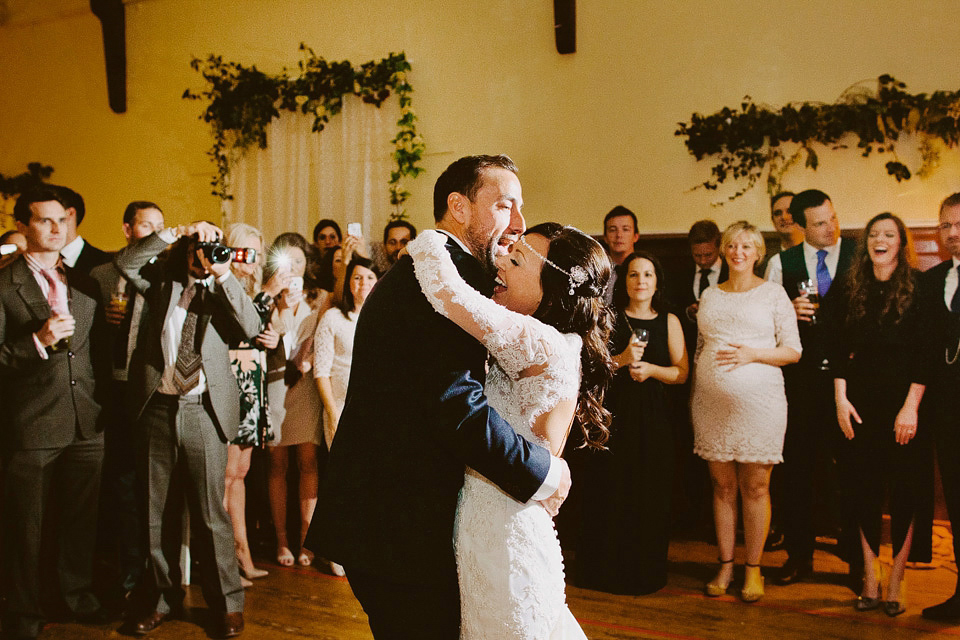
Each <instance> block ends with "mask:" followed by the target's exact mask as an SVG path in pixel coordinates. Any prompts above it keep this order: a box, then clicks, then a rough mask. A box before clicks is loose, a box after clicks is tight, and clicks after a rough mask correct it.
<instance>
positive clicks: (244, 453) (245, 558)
mask: <svg viewBox="0 0 960 640" xmlns="http://www.w3.org/2000/svg"><path fill="white" fill-rule="evenodd" d="M226 232H227V237H226V242H227V245H229V246H231V247H237V248H244V249H252V250H253V251H256V256H257V257H256V262H251V263H243V262H232V263H231V264H230V270H231V271H232V272H233V275H234V277H236V278H237V280H238V281H239V282H240V284H242V285H243V290H244V292H245V293H246V294H247V296H248V297H249V298H250V299H251V300H252V301H253V305H254V307H256V308H257V312H258V313H259V314H260V319H261V320H262V321H263V322H264V325H265V326H266V328H265V329H264V331H262V332H261V333H260V335H259V336H257V339H256V340H254V341H253V342H240V343H238V344H236V345H231V348H230V365H231V366H232V367H233V373H234V375H235V376H236V377H237V384H238V385H239V388H240V426H239V429H238V430H237V437H236V438H234V439H233V440H232V441H231V442H230V445H229V446H228V447H227V471H226V487H225V491H224V507H225V508H226V510H227V513H228V514H230V522H231V523H232V524H233V542H234V546H235V548H236V552H237V562H238V563H239V565H240V577H241V578H243V579H244V580H246V581H247V582H245V583H244V586H250V583H249V581H250V580H253V579H256V578H262V577H264V576H266V575H267V571H265V570H263V569H258V568H256V567H255V566H254V564H253V557H252V556H251V554H250V543H249V541H248V540H247V517H246V515H247V514H246V503H247V492H246V483H245V479H246V477H247V473H248V472H249V471H250V461H251V458H252V456H253V450H254V449H256V448H264V447H266V446H267V444H268V443H270V442H272V441H273V439H274V433H273V426H272V425H271V423H270V413H269V412H268V411H267V406H266V402H267V400H266V385H267V383H266V371H267V368H266V355H265V352H264V349H265V348H266V349H274V348H276V346H277V344H278V343H279V339H280V336H279V334H278V333H277V332H276V331H275V330H273V328H272V327H270V326H268V325H267V322H268V320H269V318H270V313H271V312H272V311H273V299H274V298H275V297H277V296H278V295H279V294H280V291H281V290H282V289H283V288H284V286H286V284H287V281H288V280H289V278H290V270H289V268H288V267H282V268H280V269H277V270H276V271H275V272H274V273H273V276H272V277H271V278H270V280H269V281H268V282H267V283H266V285H265V286H263V288H262V290H261V279H262V276H263V236H262V235H261V233H260V231H259V230H258V229H257V228H256V227H253V226H250V225H248V224H244V223H242V222H235V223H233V224H231V225H230V226H228V227H227V230H226Z"/></svg>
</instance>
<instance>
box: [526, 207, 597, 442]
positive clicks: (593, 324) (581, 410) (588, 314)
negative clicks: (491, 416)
mask: <svg viewBox="0 0 960 640" xmlns="http://www.w3.org/2000/svg"><path fill="white" fill-rule="evenodd" d="M532 233H535V234H537V235H541V236H543V237H544V238H546V239H547V240H548V241H549V242H550V248H549V250H548V251H547V260H549V261H550V262H552V263H553V264H554V265H556V266H558V267H560V269H563V270H564V271H566V272H567V273H569V272H570V270H571V269H572V268H573V267H575V266H579V267H581V268H583V269H584V270H585V271H586V273H587V279H586V280H585V281H584V282H582V283H581V284H579V285H577V286H576V287H575V288H574V290H573V294H572V295H571V293H570V278H569V276H568V275H567V274H565V273H562V272H561V271H559V270H558V269H556V268H554V267H552V266H550V265H548V264H544V265H543V269H542V270H541V271H540V286H541V288H542V289H543V298H542V299H541V300H540V306H539V307H537V310H536V311H534V312H533V317H534V318H536V319H538V320H540V321H541V322H545V323H546V324H549V325H551V326H553V327H555V328H556V329H557V330H558V331H560V332H561V333H575V334H577V335H579V336H580V337H581V338H582V339H583V347H582V348H581V350H580V398H579V402H577V411H576V421H577V423H578V424H579V425H580V428H581V429H582V430H583V435H584V441H585V446H589V447H593V448H596V449H602V448H603V443H604V442H606V441H607V438H609V437H610V429H609V426H610V412H609V411H607V410H606V409H605V408H604V406H603V395H604V393H605V392H606V390H607V385H608V384H609V383H610V380H611V379H612V378H613V374H614V367H613V361H612V360H611V359H610V352H609V350H608V349H607V339H608V338H609V336H610V329H611V327H612V326H613V316H612V314H611V312H610V310H609V309H608V308H607V305H606V302H605V300H604V297H603V294H604V291H605V290H606V287H607V281H608V280H609V279H610V269H611V267H610V259H609V258H607V253H606V251H604V250H603V247H601V246H600V244H599V243H598V242H597V241H596V240H594V239H593V238H591V237H590V236H588V235H587V234H585V233H583V232H582V231H580V230H579V229H575V228H573V227H565V226H563V225H560V224H557V223H555V222H544V223H542V224H538V225H536V226H534V227H531V228H530V229H527V232H526V234H525V235H529V234H532Z"/></svg>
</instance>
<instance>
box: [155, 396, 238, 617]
mask: <svg viewBox="0 0 960 640" xmlns="http://www.w3.org/2000/svg"><path fill="white" fill-rule="evenodd" d="M208 404H209V399H208V398H207V397H206V394H203V396H188V397H182V398H181V397H179V396H166V395H162V394H159V393H154V394H153V397H152V398H151V399H150V401H149V402H148V403H147V406H146V407H145V408H144V410H143V414H142V415H141V416H140V424H139V430H140V435H141V437H142V441H141V444H140V447H141V450H140V453H139V458H140V462H141V464H142V465H145V466H144V468H142V473H143V477H144V478H146V480H147V482H146V485H147V507H146V510H145V512H146V514H147V517H146V520H147V540H148V549H149V551H148V562H147V571H146V573H145V574H144V576H143V579H142V580H141V585H140V593H139V596H140V597H139V599H140V600H141V602H142V604H143V606H144V607H145V608H147V609H154V608H155V609H156V610H157V611H159V612H161V613H168V612H170V611H171V609H177V608H179V607H180V606H181V605H182V603H183V597H184V592H183V588H182V587H181V586H180V582H181V574H180V543H181V540H182V537H183V512H184V506H185V505H186V506H187V507H188V508H189V510H190V519H191V522H190V524H191V531H192V534H193V535H192V536H191V539H190V551H191V553H192V554H193V555H194V556H196V558H197V559H198V560H199V562H200V586H201V589H202V591H203V599H204V600H205V601H206V603H207V606H208V607H210V609H211V610H213V611H216V612H224V613H233V612H237V611H243V587H242V586H241V585H240V570H239V567H238V565H237V557H236V551H235V549H234V542H233V525H232V524H231V523H230V518H229V516H228V515H227V511H226V509H225V508H224V506H223V494H224V488H225V487H224V482H225V481H224V476H225V475H226V469H227V443H226V442H223V441H222V440H221V439H220V435H219V431H218V430H217V427H216V425H215V424H214V423H213V421H212V419H211V418H210V413H209V411H211V410H212V409H211V408H209V407H208Z"/></svg>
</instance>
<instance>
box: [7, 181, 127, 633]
mask: <svg viewBox="0 0 960 640" xmlns="http://www.w3.org/2000/svg"><path fill="white" fill-rule="evenodd" d="M66 204H67V202H66V201H65V199H64V198H63V195H62V191H60V190H59V189H54V188H52V187H51V186H49V185H39V186H37V187H35V188H31V189H27V190H26V191H24V192H23V193H21V194H20V196H19V197H18V198H17V202H16V203H15V204H14V207H13V216H14V219H15V220H16V222H17V229H18V230H19V231H20V233H22V234H23V235H24V237H25V238H26V239H27V250H26V251H25V252H24V253H23V254H21V255H20V256H18V257H17V258H16V260H14V261H13V262H12V263H11V264H9V265H7V266H6V267H4V268H3V269H2V270H0V388H2V389H3V400H2V402H3V410H4V415H3V428H2V429H0V451H2V453H3V474H4V477H3V490H4V495H3V503H4V511H3V516H4V519H3V523H2V524H3V547H2V560H3V562H2V565H3V567H2V568H3V574H2V575H3V581H2V584H3V588H4V592H5V595H6V598H5V602H4V603H3V610H2V618H3V620H2V624H3V632H4V634H5V635H8V636H11V637H15V638H36V637H37V635H38V634H39V633H40V630H41V629H42V628H43V624H44V617H45V616H44V612H43V611H42V607H41V595H40V585H41V571H40V567H41V559H42V557H41V537H42V536H43V535H44V534H45V532H42V528H41V527H42V524H43V522H44V519H45V518H46V517H48V516H49V515H50V514H51V513H52V512H53V511H54V510H56V511H57V512H58V515H59V527H57V530H56V531H55V532H54V533H55V535H56V542H55V543H54V544H52V545H51V546H50V549H52V550H56V551H55V552H56V562H55V563H54V564H55V566H56V578H57V581H58V584H57V585H56V587H55V592H56V593H58V594H59V595H60V596H62V598H63V600H64V601H65V603H66V605H67V607H68V609H69V611H70V615H72V616H75V617H76V618H77V619H80V620H81V621H89V622H100V623H102V622H104V616H103V612H102V609H101V608H100V603H99V601H98V600H97V598H96V596H95V595H94V594H93V590H92V583H93V552H94V546H95V541H96V528H97V498H98V495H97V494H98V491H99V487H100V467H101V462H102V460H103V435H102V433H101V431H102V424H101V423H100V422H99V421H98V418H99V414H100V404H99V403H98V401H97V399H96V398H97V397H98V396H99V394H100V393H101V392H102V390H98V389H96V385H97V384H98V383H99V382H100V381H105V377H104V376H103V373H104V372H103V371H102V370H101V367H100V366H98V363H101V362H102V357H101V356H102V355H103V350H102V349H98V348H97V345H96V344H95V341H96V339H97V338H98V335H97V332H96V331H93V330H92V329H93V325H94V318H95V317H96V316H98V315H99V313H101V309H100V292H99V288H98V287H97V283H96V282H95V281H93V280H92V279H91V278H90V277H89V276H88V275H87V274H86V273H84V272H81V271H79V270H77V269H72V268H70V267H69V266H66V267H65V266H64V261H63V260H62V258H61V255H60V250H61V249H62V248H63V246H64V242H65V241H66V237H67V228H68V226H69V222H68V220H69V218H70V214H69V213H68V212H67V209H66V206H65V205H66ZM107 366H109V365H107ZM44 546H45V545H44Z"/></svg>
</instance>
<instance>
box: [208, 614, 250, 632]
mask: <svg viewBox="0 0 960 640" xmlns="http://www.w3.org/2000/svg"><path fill="white" fill-rule="evenodd" d="M217 622H218V623H219V624H218V625H216V628H215V629H214V633H213V634H212V635H213V636H214V637H215V638H235V637H237V636H238V635H240V634H241V633H242V632H243V612H242V611H235V612H233V613H225V614H223V618H221V619H219V620H218V621H217Z"/></svg>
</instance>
